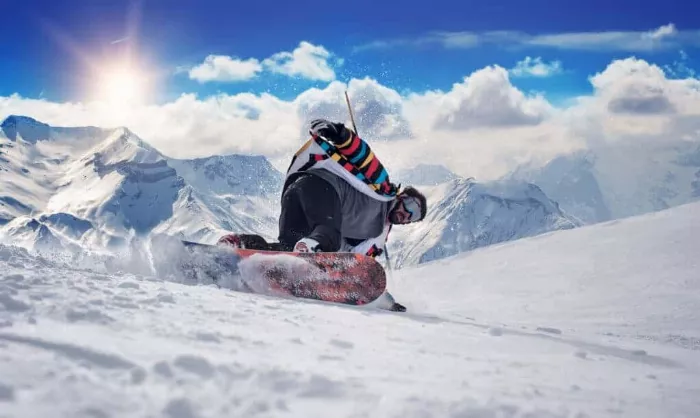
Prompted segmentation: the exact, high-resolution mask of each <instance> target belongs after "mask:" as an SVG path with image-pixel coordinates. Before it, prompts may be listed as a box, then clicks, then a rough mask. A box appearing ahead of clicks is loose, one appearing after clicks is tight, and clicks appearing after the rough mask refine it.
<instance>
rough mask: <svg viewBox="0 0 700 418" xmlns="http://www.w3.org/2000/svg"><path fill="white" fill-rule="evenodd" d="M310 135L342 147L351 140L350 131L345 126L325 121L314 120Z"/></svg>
mask: <svg viewBox="0 0 700 418" xmlns="http://www.w3.org/2000/svg"><path fill="white" fill-rule="evenodd" d="M309 133H310V134H311V135H314V136H322V137H324V138H326V139H327V140H328V141H329V142H331V143H333V144H335V145H340V144H342V143H344V142H345V141H347V140H348V138H350V130H348V128H346V127H345V125H343V124H342V123H333V122H329V121H327V120H325V119H315V120H312V121H311V129H310V130H309Z"/></svg>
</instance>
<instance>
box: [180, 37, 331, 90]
mask: <svg viewBox="0 0 700 418" xmlns="http://www.w3.org/2000/svg"><path fill="white" fill-rule="evenodd" d="M332 57H333V56H332V54H331V53H330V52H329V51H328V50H326V49H325V48H324V47H322V46H317V45H312V44H310V43H308V42H304V41H302V42H301V43H299V46H298V47H297V48H296V49H294V51H292V52H286V51H285V52H278V53H276V54H273V55H272V56H270V57H269V58H265V59H264V60H262V62H261V61H258V60H257V59H256V58H249V59H246V60H242V59H239V58H237V57H229V56H226V55H209V56H208V57H206V59H205V60H204V62H203V63H201V64H199V65H197V66H195V67H193V68H191V69H189V71H188V73H189V77H190V78H191V79H193V80H197V81H199V82H200V83H205V82H209V81H220V82H224V81H246V80H250V79H252V78H254V77H256V76H257V75H259V74H260V73H262V72H263V71H270V72H273V73H277V74H284V75H286V76H290V77H303V78H306V79H309V80H320V81H332V80H334V79H335V72H334V71H333V68H331V65H330V64H329V60H330V59H331V58H332ZM335 63H336V64H337V65H342V60H340V59H336V60H335Z"/></svg>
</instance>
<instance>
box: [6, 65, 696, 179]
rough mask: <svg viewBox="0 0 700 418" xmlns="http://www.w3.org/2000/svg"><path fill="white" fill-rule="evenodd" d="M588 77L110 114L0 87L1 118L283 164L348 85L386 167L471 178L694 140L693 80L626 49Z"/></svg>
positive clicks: (318, 92) (504, 79)
mask: <svg viewBox="0 0 700 418" xmlns="http://www.w3.org/2000/svg"><path fill="white" fill-rule="evenodd" d="M589 80H590V83H591V86H592V87H593V93H592V94H589V95H585V96H581V97H578V98H574V100H573V104H572V105H570V106H569V107H566V108H556V107H554V106H552V105H551V104H550V103H549V102H547V100H546V99H545V98H544V97H542V96H538V95H530V94H526V93H525V92H523V91H521V90H519V89H518V88H517V87H515V86H513V85H512V84H511V82H510V79H509V72H508V71H507V70H506V69H505V68H502V67H499V66H488V67H485V68H482V69H480V70H477V71H475V72H473V73H471V74H469V75H467V76H466V77H465V78H464V79H463V80H462V81H460V82H457V83H455V84H454V85H453V86H452V88H451V89H450V90H447V91H440V90H434V91H427V92H422V93H410V94H404V95H402V94H399V92H397V91H395V90H393V89H391V88H389V87H387V86H383V85H381V84H380V83H378V82H377V81H376V80H373V79H371V78H364V79H353V80H350V82H349V83H348V84H347V85H346V84H344V83H341V82H339V81H333V82H331V83H329V84H328V86H326V87H325V88H323V89H319V88H313V89H309V90H307V91H305V92H303V93H301V94H300V95H299V96H297V97H296V98H295V99H293V100H282V99H280V98H278V97H275V96H273V95H270V94H251V93H240V94H236V95H227V94H219V95H215V96H211V97H197V96H196V95H193V94H185V95H182V96H180V97H179V98H177V99H176V100H173V101H171V102H168V103H165V104H162V105H157V106H156V105H148V106H147V105H141V106H134V107H132V108H129V109H128V111H127V112H123V113H121V114H119V113H117V112H114V109H113V108H111V107H109V106H107V105H105V104H100V103H97V102H86V103H70V102H69V103H56V102H51V101H48V100H44V99H40V100H38V99H30V98H23V97H20V96H18V95H12V96H9V97H0V119H3V118H4V117H6V116H7V115H9V114H20V115H27V116H31V117H34V118H36V119H38V120H41V121H43V122H47V123H49V124H51V125H53V126H87V125H92V126H101V127H105V128H109V127H117V126H127V127H129V128H130V129H131V130H133V131H134V132H135V133H136V134H137V135H139V136H140V137H142V138H143V139H144V140H145V141H147V142H148V143H150V144H152V145H153V146H154V147H156V148H157V149H159V150H161V151H162V152H163V153H165V154H166V155H169V156H173V157H178V158H191V157H201V156H207V155H212V154H227V153H244V154H262V155H265V156H267V157H268V158H269V159H270V160H271V161H273V163H275V164H276V166H277V167H278V168H279V169H280V170H282V171H284V170H285V169H286V166H287V165H288V163H289V158H290V157H291V155H292V154H293V153H294V152H295V151H296V150H297V149H298V148H299V147H300V146H301V144H303V142H304V140H305V139H306V138H307V136H308V132H306V130H307V129H308V121H309V120H310V119H312V118H315V117H324V118H329V119H333V120H337V121H343V122H347V123H348V125H349V124H350V120H349V116H348V113H347V108H346V104H345V97H344V92H345V90H346V89H347V90H348V92H349V94H350V99H351V102H352V105H353V108H354V110H355V117H356V121H357V124H358V130H359V133H360V135H361V136H362V137H363V138H365V139H367V140H368V141H369V142H370V144H371V145H372V148H373V150H374V151H375V152H376V153H377V155H379V156H380V157H381V158H382V161H383V162H385V164H386V165H387V167H388V168H389V169H390V171H391V172H394V170H398V169H400V168H409V167H412V166H415V165H417V164H441V165H444V166H445V167H447V168H448V169H450V170H452V171H454V172H455V173H458V174H460V175H463V176H474V177H476V178H477V179H479V180H488V179H493V178H497V177H498V176H500V175H503V174H505V173H506V172H508V171H509V170H511V169H513V168H514V167H515V166H516V165H517V164H521V163H526V162H532V161H536V162H540V161H545V162H546V161H547V160H549V159H551V158H553V157H554V156H557V155H560V154H561V153H566V152H571V151H573V150H576V149H581V148H585V147H587V146H591V144H595V143H598V142H612V141H635V140H640V138H644V139H645V140H652V141H669V140H674V139H686V140H696V141H700V130H699V129H698V126H700V80H698V79H695V78H691V77H688V78H685V79H677V78H670V77H669V75H668V73H666V72H665V71H663V70H662V69H661V68H660V67H659V66H657V65H655V64H653V63H649V62H647V61H644V60H641V59H637V58H628V59H623V60H616V61H613V62H611V63H610V64H609V65H607V66H606V67H605V68H601V71H600V72H598V73H596V74H593V75H592V76H591V77H590V79H589ZM385 139H390V140H385ZM399 181H400V179H399Z"/></svg>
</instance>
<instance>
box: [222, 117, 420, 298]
mask: <svg viewBox="0 0 700 418" xmlns="http://www.w3.org/2000/svg"><path fill="white" fill-rule="evenodd" d="M309 133H310V134H311V139H309V140H308V141H307V142H306V143H305V144H304V145H303V146H302V147H301V149H299V151H297V152H296V154H295V155H294V157H293V158H292V161H291V163H290V165H289V168H288V170H287V175H286V178H285V182H284V186H283V188H282V201H281V207H282V210H281V214H280V218H279V237H278V240H279V242H273V243H268V242H266V241H265V239H263V238H262V237H260V236H259V235H253V234H228V235H224V236H223V237H221V239H219V244H227V245H233V246H237V247H242V248H249V249H259V250H273V251H294V252H319V251H324V252H338V251H343V252H354V253H360V254H365V255H369V256H371V257H377V256H379V255H381V254H382V253H383V252H384V251H385V245H386V241H387V238H388V236H389V232H390V230H391V228H392V226H393V225H397V224H399V225H400V224H409V223H413V222H419V221H421V220H423V218H425V215H426V211H427V203H426V198H425V196H424V195H423V194H422V193H420V192H419V191H418V190H417V189H415V188H413V187H410V186H409V187H406V188H405V189H403V190H402V189H401V188H400V186H397V185H395V184H393V183H391V181H390V180H389V176H388V173H387V171H386V169H385V168H384V166H383V165H382V163H381V162H380V161H379V159H378V158H377V157H376V156H375V155H374V153H373V152H372V150H371V149H370V147H369V145H367V143H366V142H365V141H363V140H362V139H361V138H360V137H359V136H357V135H356V134H355V132H353V131H352V130H351V129H348V128H346V127H345V125H344V124H342V123H333V122H330V121H328V120H324V119H316V120H313V121H312V122H311V124H310V131H309ZM386 296H387V298H388V301H389V302H390V305H392V306H391V309H392V310H401V311H403V310H405V308H404V307H403V306H402V305H400V304H398V303H395V301H394V300H393V298H392V297H391V295H389V294H388V293H387V295H386Z"/></svg>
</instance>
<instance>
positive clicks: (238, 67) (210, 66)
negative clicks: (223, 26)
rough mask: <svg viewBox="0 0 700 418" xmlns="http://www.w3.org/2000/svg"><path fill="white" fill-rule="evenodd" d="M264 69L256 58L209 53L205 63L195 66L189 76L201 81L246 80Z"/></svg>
mask: <svg viewBox="0 0 700 418" xmlns="http://www.w3.org/2000/svg"><path fill="white" fill-rule="evenodd" d="M261 71H262V65H261V64H260V62H258V60H256V59H255V58H250V59H247V60H241V59H238V58H235V57H228V56H225V55H209V56H208V57H207V58H206V59H205V60H204V62H203V63H201V64H199V65H197V66H195V67H193V68H192V69H190V71H189V76H190V78H191V79H193V80H197V81H199V82H200V83H204V82H208V81H245V80H250V79H251V78H254V77H255V76H256V75H257V74H258V73H260V72H261Z"/></svg>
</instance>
